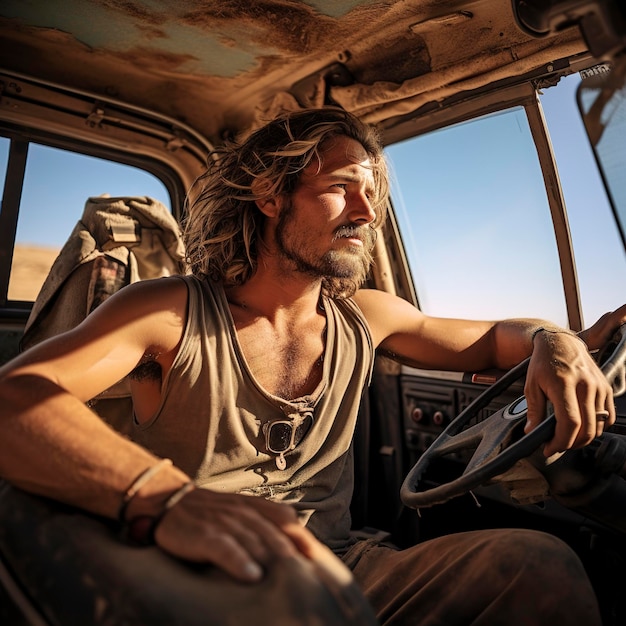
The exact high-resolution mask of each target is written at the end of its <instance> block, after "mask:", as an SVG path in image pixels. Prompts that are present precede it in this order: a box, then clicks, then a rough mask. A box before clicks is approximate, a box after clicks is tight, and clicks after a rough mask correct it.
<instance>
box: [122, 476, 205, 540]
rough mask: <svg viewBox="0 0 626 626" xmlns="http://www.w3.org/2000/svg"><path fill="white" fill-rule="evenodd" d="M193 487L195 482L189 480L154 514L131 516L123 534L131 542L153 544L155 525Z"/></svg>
mask: <svg viewBox="0 0 626 626" xmlns="http://www.w3.org/2000/svg"><path fill="white" fill-rule="evenodd" d="M194 488H195V484H194V483H193V481H191V480H190V481H189V482H187V483H185V484H184V485H183V486H182V487H180V488H178V489H177V490H176V491H175V492H174V493H173V494H172V495H170V497H169V498H168V499H167V500H166V501H165V504H164V505H163V509H162V510H161V512H160V513H159V514H158V515H156V516H152V515H139V516H137V517H133V519H131V520H130V521H129V522H128V523H127V524H125V525H124V529H123V534H124V536H125V537H126V538H127V539H128V540H130V541H132V542H133V543H136V544H139V545H142V546H148V545H153V544H154V533H155V532H156V529H157V526H158V525H159V524H160V522H161V520H162V519H163V517H164V516H165V514H166V513H167V512H168V511H169V510H170V509H172V508H174V506H176V504H178V503H179V502H180V501H181V500H182V499H183V497H184V496H185V495H186V494H187V493H189V492H190V491H191V490H192V489H194Z"/></svg>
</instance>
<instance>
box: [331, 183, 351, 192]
mask: <svg viewBox="0 0 626 626" xmlns="http://www.w3.org/2000/svg"><path fill="white" fill-rule="evenodd" d="M333 187H339V189H343V190H344V191H345V190H346V189H347V188H348V185H347V184H346V183H335V184H334V185H333Z"/></svg>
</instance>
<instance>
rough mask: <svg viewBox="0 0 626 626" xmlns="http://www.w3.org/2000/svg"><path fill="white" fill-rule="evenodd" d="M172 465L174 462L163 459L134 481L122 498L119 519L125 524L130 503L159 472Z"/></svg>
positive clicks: (118, 513)
mask: <svg viewBox="0 0 626 626" xmlns="http://www.w3.org/2000/svg"><path fill="white" fill-rule="evenodd" d="M169 465H172V461H171V460H170V459H161V460H160V461H159V462H158V463H155V464H154V465H151V466H150V467H148V468H147V469H145V470H144V471H143V472H141V473H140V474H139V476H137V478H135V480H133V482H132V483H131V484H130V486H129V487H128V489H126V491H125V492H124V495H123V497H122V504H121V505H120V508H119V511H118V512H117V519H118V520H119V521H120V522H121V523H122V524H123V523H124V522H125V521H126V510H127V509H128V505H129V504H130V501H131V500H132V499H133V498H134V497H135V496H136V495H137V493H138V492H139V490H140V489H141V488H142V487H143V486H144V485H145V484H146V483H147V482H148V481H149V480H150V479H151V478H153V477H154V476H155V474H157V472H159V471H161V470H162V469H163V468H164V467H167V466H169Z"/></svg>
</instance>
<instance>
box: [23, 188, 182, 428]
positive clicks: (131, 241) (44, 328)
mask: <svg viewBox="0 0 626 626" xmlns="http://www.w3.org/2000/svg"><path fill="white" fill-rule="evenodd" d="M184 258H185V252H184V244H183V241H182V237H181V234H180V228H179V225H178V223H177V221H176V219H175V218H174V217H173V215H172V214H171V213H170V212H169V211H168V209H167V208H166V207H165V206H164V205H163V204H162V203H161V202H159V201H157V200H154V199H152V198H149V197H115V198H111V197H106V196H98V197H92V198H89V199H88V200H87V202H86V203H85V208H84V211H83V215H82V217H81V219H80V220H79V221H78V222H77V224H76V226H75V227H74V229H73V231H72V233H71V234H70V236H69V238H68V240H67V242H66V243H65V244H64V246H63V248H62V249H61V252H60V253H59V255H58V257H57V258H56V260H55V261H54V263H53V265H52V268H51V269H50V272H49V273H48V276H47V277H46V280H45V281H44V284H43V286H42V288H41V291H40V292H39V295H38V296H37V299H36V301H35V303H34V305H33V309H32V311H31V314H30V317H29V318H28V321H27V322H26V327H25V330H24V335H23V337H22V341H21V345H20V348H21V349H26V348H29V347H30V346H33V345H35V344H37V343H39V342H40V341H43V340H44V339H47V338H48V337H52V336H54V335H57V334H59V333H62V332H65V331H67V330H70V329H71V328H74V327H75V326H77V325H78V324H79V323H80V322H81V321H82V320H83V319H84V318H85V317H86V316H87V315H88V314H89V313H90V312H91V311H93V310H94V309H95V308H96V307H97V306H98V305H99V304H101V303H102V302H104V300H106V299H107V298H108V297H109V296H111V295H112V294H114V293H115V292H116V291H118V290H119V289H121V288H122V287H124V286H125V285H128V284H130V283H134V282H137V281H139V280H145V279H148V278H159V277H162V276H170V275H172V274H180V273H182V272H183V271H184ZM90 406H92V408H93V409H94V410H95V411H96V412H97V413H98V414H99V415H100V416H101V417H102V418H103V419H105V420H107V421H108V422H109V423H111V425H112V426H114V427H115V428H117V429H118V430H122V431H123V428H124V423H126V422H127V420H128V416H129V415H131V414H132V413H131V411H132V406H131V400H130V386H129V385H128V381H127V380H125V379H124V380H122V381H120V382H119V383H117V384H116V385H114V386H113V387H111V388H110V389H108V390H107V391H105V392H103V393H102V394H100V395H99V396H98V397H96V398H94V399H93V400H92V401H91V402H90Z"/></svg>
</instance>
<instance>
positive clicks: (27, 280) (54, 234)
mask: <svg viewBox="0 0 626 626" xmlns="http://www.w3.org/2000/svg"><path fill="white" fill-rule="evenodd" d="M102 194H108V195H110V196H113V197H114V196H150V197H152V198H154V199H156V200H159V201H161V202H162V203H163V204H165V206H167V207H168V208H170V209H171V200H170V197H169V193H168V191H167V189H166V187H165V185H164V184H163V183H162V182H161V181H160V180H159V179H158V178H156V177H155V176H153V175H152V174H150V173H148V172H145V171H143V170H140V169H138V168H135V167H131V166H127V165H121V164H119V163H113V162H111V161H106V160H104V159H99V158H95V157H89V156H85V155H82V154H77V153H73V152H67V151H64V150H59V149H56V148H50V147H47V146H41V145H37V144H30V146H29V150H28V160H27V165H26V174H25V178H24V187H23V191H22V199H21V203H20V210H19V216H18V224H17V235H16V242H15V251H14V255H13V264H12V269H11V277H10V280H9V294H8V296H9V300H17V301H20V300H24V301H34V300H35V298H36V297H37V294H38V293H39V289H40V288H41V285H42V284H43V281H44V280H45V278H46V276H47V274H48V271H49V270H50V267H51V265H52V263H53V261H54V259H55V258H56V256H57V254H58V252H59V251H60V249H61V247H62V246H63V244H64V243H65V241H66V240H67V238H68V237H69V235H70V233H71V232H72V230H73V228H74V225H75V224H76V222H77V221H78V220H79V219H80V216H81V215H82V212H83V208H84V206H85V202H86V200H87V199H88V198H89V197H92V196H99V195H102Z"/></svg>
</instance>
